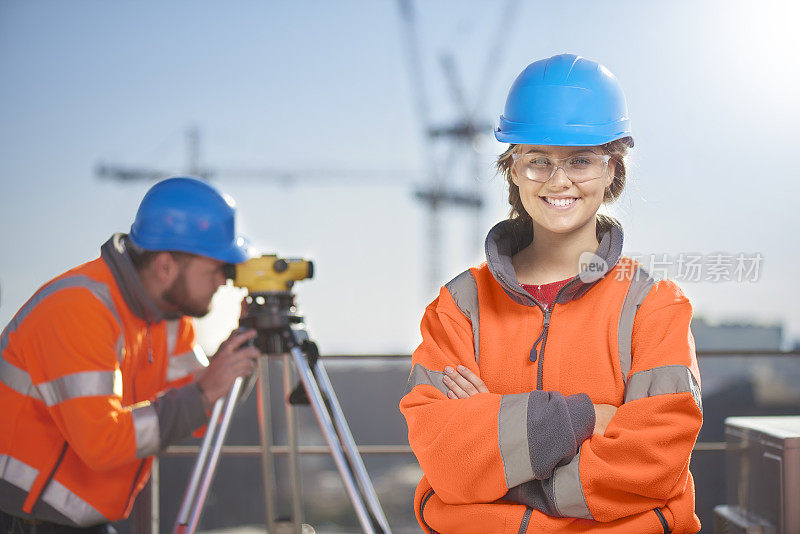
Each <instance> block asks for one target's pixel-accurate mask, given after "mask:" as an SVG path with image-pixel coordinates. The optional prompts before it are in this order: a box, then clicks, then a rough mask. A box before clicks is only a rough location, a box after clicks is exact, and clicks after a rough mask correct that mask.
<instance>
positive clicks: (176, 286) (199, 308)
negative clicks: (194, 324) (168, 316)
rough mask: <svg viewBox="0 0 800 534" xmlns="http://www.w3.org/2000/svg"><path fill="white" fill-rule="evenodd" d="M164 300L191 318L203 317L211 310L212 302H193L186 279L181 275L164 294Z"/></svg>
mask: <svg viewBox="0 0 800 534" xmlns="http://www.w3.org/2000/svg"><path fill="white" fill-rule="evenodd" d="M164 300H166V301H167V302H169V303H170V304H172V305H173V306H175V307H176V308H178V311H179V312H180V313H181V314H183V315H188V316H189V317H203V316H205V315H207V314H208V312H209V311H210V309H211V302H210V301H209V302H208V303H201V302H197V301H193V300H191V298H190V297H189V286H188V284H187V283H186V277H185V276H184V275H183V273H181V274H180V275H178V278H176V279H175V281H174V282H172V285H171V286H169V288H168V289H167V290H166V291H165V292H164Z"/></svg>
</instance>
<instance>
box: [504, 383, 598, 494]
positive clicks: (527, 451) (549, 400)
mask: <svg viewBox="0 0 800 534" xmlns="http://www.w3.org/2000/svg"><path fill="white" fill-rule="evenodd" d="M497 419H498V421H497V427H498V440H499V445H500V455H501V456H502V459H503V469H504V470H505V477H506V485H507V487H508V488H513V487H514V486H517V485H519V484H522V483H523V482H527V481H529V480H545V479H548V478H550V477H551V476H552V475H553V470H554V469H555V468H556V467H558V466H559V465H563V464H566V463H569V461H570V460H571V459H572V458H573V457H574V456H575V454H577V452H578V448H579V447H580V445H581V443H583V441H584V440H585V439H586V438H588V437H589V436H591V435H592V431H593V430H594V406H593V405H592V401H591V400H590V399H589V396H588V395H586V394H585V393H578V394H576V395H566V396H565V395H563V394H562V393H559V392H558V391H541V390H536V391H531V392H530V393H514V394H510V395H501V397H500V410H499V413H498V416H497Z"/></svg>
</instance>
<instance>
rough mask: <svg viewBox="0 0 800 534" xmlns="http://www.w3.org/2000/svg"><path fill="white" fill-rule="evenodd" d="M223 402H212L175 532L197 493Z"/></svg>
mask: <svg viewBox="0 0 800 534" xmlns="http://www.w3.org/2000/svg"><path fill="white" fill-rule="evenodd" d="M224 402H225V400H224V399H218V400H217V402H215V403H214V408H213V409H212V411H211V417H210V418H209V420H208V424H207V425H206V435H205V436H204V437H203V443H202V445H201V447H200V454H199V455H198V456H197V460H196V461H195V464H194V468H193V469H192V476H191V478H190V479H189V485H188V486H187V487H186V493H184V495H183V501H182V502H181V507H180V510H179V511H178V518H177V519H176V521H175V528H174V532H175V533H178V532H182V531H183V529H185V527H186V524H187V523H188V521H189V513H190V510H191V508H192V505H193V504H194V501H195V497H196V495H197V488H198V485H199V484H200V477H201V476H202V473H203V469H204V468H205V466H206V463H207V462H208V453H209V452H210V451H211V442H212V441H213V440H214V435H215V434H216V432H217V429H218V428H219V427H218V423H219V416H220V414H221V413H222V405H223V403H224Z"/></svg>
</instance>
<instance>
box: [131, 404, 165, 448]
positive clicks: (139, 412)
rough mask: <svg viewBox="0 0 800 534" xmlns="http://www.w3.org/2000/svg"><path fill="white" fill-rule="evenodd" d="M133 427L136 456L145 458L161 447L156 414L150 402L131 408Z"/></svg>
mask: <svg viewBox="0 0 800 534" xmlns="http://www.w3.org/2000/svg"><path fill="white" fill-rule="evenodd" d="M131 415H132V416H133V428H134V431H135V433H136V456H137V457H139V458H147V457H148V456H153V455H154V454H156V453H157V452H158V450H159V449H160V448H161V440H160V439H159V431H158V414H157V413H156V407H155V406H153V405H152V404H149V403H148V404H145V405H143V406H137V407H136V408H134V409H133V410H131Z"/></svg>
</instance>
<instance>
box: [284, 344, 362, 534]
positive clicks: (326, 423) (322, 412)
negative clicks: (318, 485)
mask: <svg viewBox="0 0 800 534" xmlns="http://www.w3.org/2000/svg"><path fill="white" fill-rule="evenodd" d="M290 352H291V354H292V358H293V360H294V364H295V367H296V368H297V374H298V375H300V380H301V381H302V382H303V386H304V387H305V389H306V393H308V398H309V400H310V401H311V407H312V408H313V410H314V415H315V416H316V418H317V422H318V423H319V426H320V430H322V435H323V436H325V441H326V442H327V443H328V447H330V449H331V456H332V457H333V460H334V462H336V467H337V468H338V469H339V474H340V475H341V476H342V481H343V482H344V487H345V490H346V491H347V494H348V495H349V496H350V501H351V502H352V503H353V508H355V511H356V516H358V521H359V523H361V528H362V529H363V530H364V532H367V533H368V534H375V529H374V527H373V525H372V521H371V520H370V517H369V512H368V511H367V507H366V505H365V504H364V501H363V500H362V498H361V494H360V493H359V491H358V488H357V487H356V482H355V480H354V479H353V474H352V473H351V472H350V466H349V465H348V464H347V460H346V459H345V456H344V453H343V452H342V448H341V443H339V440H338V438H337V436H336V431H335V429H334V427H333V423H332V422H331V416H330V414H329V413H328V410H327V408H326V407H325V401H324V400H323V398H322V394H321V393H320V391H319V387H318V386H317V380H316V378H315V377H314V373H313V372H312V371H311V367H310V366H309V365H308V360H307V359H306V357H305V354H303V351H302V350H301V349H300V348H299V347H297V346H295V347H292V348H291V349H290Z"/></svg>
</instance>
